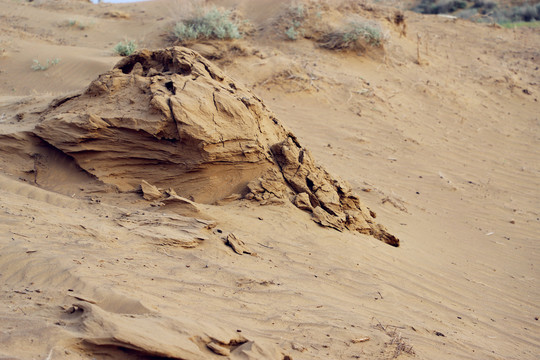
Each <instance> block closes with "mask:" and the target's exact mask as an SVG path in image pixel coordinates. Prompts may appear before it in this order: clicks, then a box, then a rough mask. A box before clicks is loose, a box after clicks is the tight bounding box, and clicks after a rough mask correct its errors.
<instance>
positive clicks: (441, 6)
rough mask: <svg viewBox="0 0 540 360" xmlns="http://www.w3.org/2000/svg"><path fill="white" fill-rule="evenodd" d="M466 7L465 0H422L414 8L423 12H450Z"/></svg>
mask: <svg viewBox="0 0 540 360" xmlns="http://www.w3.org/2000/svg"><path fill="white" fill-rule="evenodd" d="M466 7H467V1H464V0H436V1H433V0H422V1H421V2H420V4H419V5H418V6H416V7H415V8H413V10H414V11H416V12H420V13H422V14H448V13H452V12H454V11H457V10H459V9H465V8H466Z"/></svg>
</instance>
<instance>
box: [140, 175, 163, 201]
mask: <svg viewBox="0 0 540 360" xmlns="http://www.w3.org/2000/svg"><path fill="white" fill-rule="evenodd" d="M141 191H142V193H143V198H144V199H145V200H148V201H154V200H157V199H160V198H161V197H162V194H161V192H160V191H159V190H158V188H157V187H155V186H154V185H152V184H150V183H148V182H147V181H146V180H143V181H141Z"/></svg>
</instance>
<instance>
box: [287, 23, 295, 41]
mask: <svg viewBox="0 0 540 360" xmlns="http://www.w3.org/2000/svg"><path fill="white" fill-rule="evenodd" d="M285 35H287V37H288V38H289V40H296V39H298V31H297V30H296V27H294V26H291V27H290V28H288V29H287V31H285Z"/></svg>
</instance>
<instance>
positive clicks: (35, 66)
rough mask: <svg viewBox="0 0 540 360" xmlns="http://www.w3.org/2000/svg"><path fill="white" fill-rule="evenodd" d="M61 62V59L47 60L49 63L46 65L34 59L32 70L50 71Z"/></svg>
mask: <svg viewBox="0 0 540 360" xmlns="http://www.w3.org/2000/svg"><path fill="white" fill-rule="evenodd" d="M59 62H60V59H59V58H54V59H52V60H51V59H47V61H46V62H45V63H43V64H42V63H40V62H39V60H38V59H34V60H33V64H32V66H31V67H30V68H31V69H32V70H34V71H45V70H47V69H49V68H50V67H51V66H54V65H56V64H58V63H59Z"/></svg>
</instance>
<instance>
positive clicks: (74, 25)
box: [64, 19, 93, 30]
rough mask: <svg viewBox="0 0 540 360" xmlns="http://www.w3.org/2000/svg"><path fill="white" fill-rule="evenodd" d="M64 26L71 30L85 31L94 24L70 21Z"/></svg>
mask: <svg viewBox="0 0 540 360" xmlns="http://www.w3.org/2000/svg"><path fill="white" fill-rule="evenodd" d="M64 24H65V26H67V27H70V28H77V29H79V30H84V29H86V28H87V27H89V26H91V25H92V24H93V23H88V24H86V23H82V22H80V21H79V20H75V19H69V20H67V21H66V22H65V23H64Z"/></svg>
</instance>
